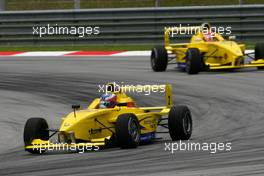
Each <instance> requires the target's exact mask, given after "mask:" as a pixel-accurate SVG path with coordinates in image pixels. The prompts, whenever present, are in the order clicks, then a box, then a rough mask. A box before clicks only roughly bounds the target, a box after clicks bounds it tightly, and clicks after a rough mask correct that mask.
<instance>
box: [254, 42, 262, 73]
mask: <svg viewBox="0 0 264 176" xmlns="http://www.w3.org/2000/svg"><path fill="white" fill-rule="evenodd" d="M255 59H256V60H258V59H264V43H257V44H256V46H255ZM258 69H264V67H258Z"/></svg>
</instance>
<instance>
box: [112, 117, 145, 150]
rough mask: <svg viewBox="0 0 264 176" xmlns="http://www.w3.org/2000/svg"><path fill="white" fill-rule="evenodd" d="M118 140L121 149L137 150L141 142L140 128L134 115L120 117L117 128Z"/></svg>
mask: <svg viewBox="0 0 264 176" xmlns="http://www.w3.org/2000/svg"><path fill="white" fill-rule="evenodd" d="M115 132H116V140H117V143H118V145H119V146H120V147H121V148H136V147H137V146H138V145H139V142H140V126H139V122H138V120H137V117H136V116H135V115H134V114H122V115H119V116H118V118H117V121H116V126H115Z"/></svg>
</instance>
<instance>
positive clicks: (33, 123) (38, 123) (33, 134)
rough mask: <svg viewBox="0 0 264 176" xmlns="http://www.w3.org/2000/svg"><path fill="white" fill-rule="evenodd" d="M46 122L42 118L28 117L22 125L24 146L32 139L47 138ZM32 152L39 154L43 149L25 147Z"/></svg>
mask: <svg viewBox="0 0 264 176" xmlns="http://www.w3.org/2000/svg"><path fill="white" fill-rule="evenodd" d="M48 128H49V126H48V123H47V121H46V120H45V119H43V118H38V117H37V118H36V117H35V118H30V119H28V120H27V122H26V124H25V127H24V143H25V147H26V146H29V145H31V143H32V141H33V140H34V139H41V140H49V131H48ZM25 150H26V151H28V152H30V153H33V154H40V153H43V152H44V151H41V150H38V149H25Z"/></svg>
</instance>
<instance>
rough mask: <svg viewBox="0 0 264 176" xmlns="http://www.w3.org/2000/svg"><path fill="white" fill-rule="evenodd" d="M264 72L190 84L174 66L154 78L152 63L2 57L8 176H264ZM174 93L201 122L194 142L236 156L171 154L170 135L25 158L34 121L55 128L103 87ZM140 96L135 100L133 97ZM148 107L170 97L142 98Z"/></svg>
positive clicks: (0, 171) (0, 149)
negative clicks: (28, 126)
mask: <svg viewBox="0 0 264 176" xmlns="http://www.w3.org/2000/svg"><path fill="white" fill-rule="evenodd" d="M263 76H264V71H258V70H257V69H255V68H252V69H243V70H235V71H225V72H223V71H217V72H203V73H201V74H199V75H192V76H189V75H187V74H185V73H183V72H180V71H179V70H176V69H175V68H174V66H170V67H169V68H168V70H167V71H166V72H163V73H154V72H152V70H151V69H150V63H149V58H148V57H109V58H106V57H79V58H74V57H39V58H35V57H30V58H25V57H14V58H11V57H1V58H0V112H1V113H0V143H1V145H0V175H1V176H3V175H25V176H31V175H32V176H36V175H97V176H99V175H108V176H110V175H113V176H114V175H115V176H116V175H240V176H241V175H264V128H263V127H264V81H263ZM111 81H117V82H119V83H122V82H123V83H127V84H162V83H166V82H168V83H171V84H172V85H173V94H174V95H173V98H174V102H175V104H185V105H188V106H189V107H190V109H191V111H192V115H193V128H194V129H193V135H192V137H191V140H190V141H189V142H196V143H223V142H224V143H229V142H230V143H231V144H232V145H231V146H232V149H231V150H230V151H217V152H216V153H210V151H202V150H200V151H179V150H178V151H174V153H172V152H170V151H168V150H167V151H165V142H167V143H168V142H170V141H169V139H170V138H169V135H168V134H163V135H162V137H163V139H159V140H158V141H157V142H155V143H154V144H151V145H144V146H140V147H138V148H137V149H119V148H113V149H105V150H102V151H99V152H85V153H82V154H81V153H67V152H48V153H45V154H43V155H41V156H34V155H31V154H29V153H27V152H25V151H24V150H23V128H24V124H25V122H26V120H27V119H28V118H29V117H45V118H46V119H47V121H48V123H49V125H50V127H51V128H58V127H59V123H60V118H61V117H62V116H63V115H65V114H67V113H69V112H70V111H71V104H73V103H80V104H81V105H82V106H86V105H88V104H89V103H90V102H91V101H92V99H93V98H95V97H96V96H99V95H100V93H99V92H98V85H99V84H105V83H107V82H111ZM132 96H133V95H132ZM135 97H136V100H138V104H139V105H142V106H152V105H162V104H163V103H164V97H163V96H161V95H160V94H154V93H153V94H152V95H151V96H145V95H135Z"/></svg>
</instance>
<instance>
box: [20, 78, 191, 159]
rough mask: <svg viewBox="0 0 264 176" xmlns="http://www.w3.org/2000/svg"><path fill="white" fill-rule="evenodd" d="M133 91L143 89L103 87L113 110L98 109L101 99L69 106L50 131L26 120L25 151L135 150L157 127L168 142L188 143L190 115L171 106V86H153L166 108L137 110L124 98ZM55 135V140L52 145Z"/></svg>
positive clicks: (150, 139) (151, 137)
mask: <svg viewBox="0 0 264 176" xmlns="http://www.w3.org/2000/svg"><path fill="white" fill-rule="evenodd" d="M152 86H154V85H152ZM134 88H136V89H137V88H141V89H142V88H144V86H133V87H131V86H130V87H128V88H127V87H122V89H118V90H117V89H116V87H115V84H113V83H110V84H107V95H108V94H111V95H113V96H115V97H116V104H115V105H114V106H113V107H111V108H101V101H102V100H101V98H96V99H94V101H93V102H92V103H91V104H90V105H89V106H88V107H87V108H84V109H80V105H73V106H72V108H73V112H71V113H69V114H68V115H67V116H65V117H63V118H62V121H61V126H60V128H59V129H50V128H49V126H48V124H47V122H46V120H45V119H43V118H30V119H28V120H27V122H26V124H25V128H24V143H25V150H26V151H28V152H30V153H33V154H40V153H43V152H45V151H47V150H50V149H56V150H60V149H62V150H65V149H70V150H71V149H74V150H78V149H80V148H84V147H86V148H87V147H88V148H89V149H88V150H97V149H100V148H101V147H111V146H119V147H121V148H135V147H137V146H138V145H139V144H144V143H150V142H153V141H154V140H155V136H156V133H159V132H158V131H157V127H158V126H161V127H164V128H167V129H168V130H166V131H162V132H161V131H160V132H161V133H165V132H166V133H167V132H168V133H169V134H170V136H171V139H172V140H188V139H189V138H190V137H191V134H192V116H191V112H190V110H189V108H188V107H187V106H184V105H179V106H174V105H173V101H172V87H171V85H169V84H166V85H155V89H160V90H164V91H163V92H165V97H166V106H162V107H138V106H137V105H136V103H135V101H134V100H133V99H132V98H131V97H129V96H128V95H127V94H126V92H127V91H128V89H129V90H131V89H134ZM104 103H105V102H104ZM167 115H168V116H167ZM164 116H165V117H164ZM50 133H51V134H50ZM55 134H57V135H58V140H57V141H56V142H53V141H52V140H53V138H54V135H55Z"/></svg>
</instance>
